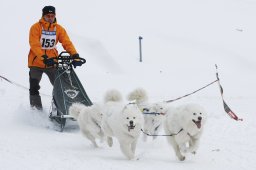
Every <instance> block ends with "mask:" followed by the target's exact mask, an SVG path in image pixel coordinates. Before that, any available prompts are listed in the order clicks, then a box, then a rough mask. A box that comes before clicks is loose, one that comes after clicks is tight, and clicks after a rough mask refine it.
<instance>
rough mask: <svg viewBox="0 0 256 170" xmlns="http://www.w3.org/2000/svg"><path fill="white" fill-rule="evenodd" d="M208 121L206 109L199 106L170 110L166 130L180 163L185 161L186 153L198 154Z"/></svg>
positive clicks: (165, 125) (191, 105) (183, 106)
mask: <svg viewBox="0 0 256 170" xmlns="http://www.w3.org/2000/svg"><path fill="white" fill-rule="evenodd" d="M206 119H207V113H206V111H205V109H204V108H203V107H202V106H200V105H197V104H185V105H181V106H179V107H176V108H172V109H171V108H169V110H168V112H167V115H166V120H165V123H164V129H165V133H166V135H170V136H167V140H168V142H169V144H171V146H172V147H173V149H174V151H175V154H176V156H177V157H178V159H179V160H180V161H184V160H185V156H184V154H185V153H188V152H190V153H193V154H195V153H196V151H197V149H198V146H199V141H200V138H201V135H202V132H203V129H204V125H205V121H206Z"/></svg>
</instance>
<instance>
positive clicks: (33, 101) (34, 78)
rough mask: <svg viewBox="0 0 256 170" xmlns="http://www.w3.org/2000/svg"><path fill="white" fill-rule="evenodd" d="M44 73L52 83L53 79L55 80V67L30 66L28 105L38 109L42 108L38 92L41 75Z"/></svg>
mask: <svg viewBox="0 0 256 170" xmlns="http://www.w3.org/2000/svg"><path fill="white" fill-rule="evenodd" d="M43 73H45V74H46V75H47V76H48V78H49V80H50V82H51V84H52V85H53V83H54V80H55V73H56V69H55V68H45V69H43V68H36V67H33V68H30V70H29V94H30V97H29V99H30V106H31V107H35V108H37V109H39V110H41V109H42V102H41V97H40V93H39V89H40V85H39V83H40V81H41V79H42V75H43Z"/></svg>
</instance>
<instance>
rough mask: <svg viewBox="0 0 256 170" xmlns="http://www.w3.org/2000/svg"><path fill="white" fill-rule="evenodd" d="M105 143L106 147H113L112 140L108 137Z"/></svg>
mask: <svg viewBox="0 0 256 170" xmlns="http://www.w3.org/2000/svg"><path fill="white" fill-rule="evenodd" d="M107 142H108V146H109V147H112V146H113V139H112V137H108V138H107Z"/></svg>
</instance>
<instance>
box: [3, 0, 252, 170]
mask: <svg viewBox="0 0 256 170" xmlns="http://www.w3.org/2000/svg"><path fill="white" fill-rule="evenodd" d="M0 2H1V6H0V14H1V16H3V17H2V19H1V20H2V23H3V26H1V28H0V32H1V33H2V36H1V39H2V41H1V49H3V50H2V59H1V67H0V75H2V76H6V77H7V78H9V79H11V80H13V81H15V82H17V83H20V84H22V85H23V86H25V87H28V69H27V67H26V65H27V54H28V50H29V45H28V30H29V27H30V26H31V24H33V23H34V22H36V21H37V20H39V18H40V17H41V9H42V7H43V6H45V5H49V4H51V5H54V6H56V8H57V18H58V22H59V23H60V24H62V25H63V26H64V27H65V28H66V29H67V30H68V33H69V35H70V38H71V39H72V40H73V41H74V44H75V45H76V48H77V50H78V51H79V53H80V55H81V56H82V57H85V58H86V59H87V63H86V65H84V66H83V67H80V68H77V69H76V73H77V74H78V76H79V78H80V80H81V82H82V84H83V85H84V87H85V90H86V92H87V93H88V95H89V97H90V98H91V100H92V101H93V102H95V101H96V102H97V101H101V100H102V98H103V95H104V93H105V91H106V90H108V89H110V88H117V89H119V90H120V91H122V92H123V94H124V96H125V95H127V94H128V92H130V91H132V90H133V89H134V88H137V87H143V88H145V89H146V90H147V91H148V93H149V97H150V100H151V101H152V102H157V101H163V100H169V99H174V98H176V97H179V96H182V95H184V94H187V93H190V92H192V91H194V90H196V89H198V88H200V87H202V86H204V85H205V84H207V83H210V82H212V81H214V80H215V79H216V77H215V72H216V70H215V66H214V64H218V66H219V74H220V80H221V84H222V86H223V88H224V98H225V99H226V102H227V104H228V105H229V106H230V107H231V109H232V110H233V111H234V112H235V113H236V114H237V115H238V116H239V117H241V118H243V119H244V121H238V122H237V121H234V120H232V119H230V118H229V117H228V115H227V114H226V113H225V112H224V110H223V106H222V101H221V97H220V93H219V89H218V86H217V84H214V85H211V86H209V87H208V88H206V89H204V90H203V91H200V92H198V93H196V94H194V95H192V96H190V97H187V98H184V99H182V100H179V101H176V102H173V103H171V104H170V105H174V106H175V105H179V104H182V103H187V102H196V103H199V104H201V105H203V106H205V108H206V109H207V110H208V112H209V113H208V114H209V119H208V121H207V124H206V128H205V131H204V134H203V136H202V140H201V144H200V148H199V150H198V153H197V154H196V155H187V159H186V160H185V161H184V162H180V161H178V160H177V159H176V157H175V155H174V152H173V150H172V148H171V147H170V146H169V145H168V144H167V141H166V139H165V138H164V137H158V138H157V139H156V140H154V141H153V140H149V141H148V142H146V143H144V142H143V141H142V140H140V141H139V143H138V147H137V150H136V155H137V158H138V160H132V161H128V160H126V159H125V158H124V156H123V155H122V153H121V151H120V150H119V146H118V143H117V141H116V140H115V141H114V147H113V148H109V147H108V146H107V145H106V143H102V144H101V145H100V148H97V149H95V148H93V146H92V145H91V143H90V142H89V141H88V140H86V139H85V138H84V137H83V136H82V135H81V134H80V132H79V128H78V127H77V125H76V122H73V121H71V122H68V125H67V126H66V128H65V130H64V132H63V133H60V132H58V131H57V129H58V127H56V126H55V125H54V124H53V123H52V122H51V121H50V120H49V119H48V113H49V108H50V101H51V98H50V94H51V90H52V87H51V85H50V84H49V82H48V79H47V77H46V76H44V77H43V80H42V82H41V86H42V88H41V93H42V94H45V95H42V99H43V105H44V111H43V112H36V111H32V110H30V108H29V102H28V90H27V89H23V88H20V87H17V86H14V85H11V84H9V83H7V82H6V81H4V80H3V79H0V108H1V109H0V114H1V118H2V121H1V123H0V170H6V169H8V170H14V169H22V170H23V169H24V170H30V169H31V170H32V169H33V170H34V169H40V170H46V169H47V170H49V169H54V170H56V169H61V170H64V169H65V170H66V169H70V170H71V169H76V170H79V169H92V170H100V169H106V170H110V169H112V170H119V169H122V170H128V169H129V170H130V169H140V170H144V169H145V170H150V169H152V170H153V169H157V168H158V169H159V168H161V169H163V170H164V169H177V170H179V169H182V170H184V169H190V170H191V169H196V170H205V169H207V170H217V169H223V168H225V169H227V170H255V169H256V165H255V163H254V162H255V159H256V152H255V151H256V143H255V141H254V140H255V139H256V137H255V134H256V123H255V120H256V114H255V109H254V107H253V106H254V104H255V101H256V91H255V87H256V79H255V75H256V59H255V55H256V51H255V44H256V31H255V30H256V24H255V22H254V20H255V18H254V17H255V16H256V11H255V8H256V1H255V0H233V1H231V0H214V1H213V0H207V1H206V0H194V1H191V0H183V1H169V0H159V1H150V0H140V1H135V0H131V1H122V2H121V1H118V0H109V1H103V0H95V1H89V0H85V1H79V0H74V1H72V4H71V2H63V1H61V0H55V1H33V2H30V1H28V0H24V1H18V2H15V1H12V0H11V1H5V0H0ZM32 6H33V8H31V7H32ZM21 14H22V15H21ZM17 29H18V30H17ZM138 36H143V41H142V42H143V62H142V63H139V62H138V60H139V57H138V55H139V51H138ZM60 51H61V49H60ZM162 133H163V132H162Z"/></svg>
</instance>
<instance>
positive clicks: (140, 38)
mask: <svg viewBox="0 0 256 170" xmlns="http://www.w3.org/2000/svg"><path fill="white" fill-rule="evenodd" d="M142 39H143V38H142V37H141V36H139V44H140V62H142V47H141V40H142Z"/></svg>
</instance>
